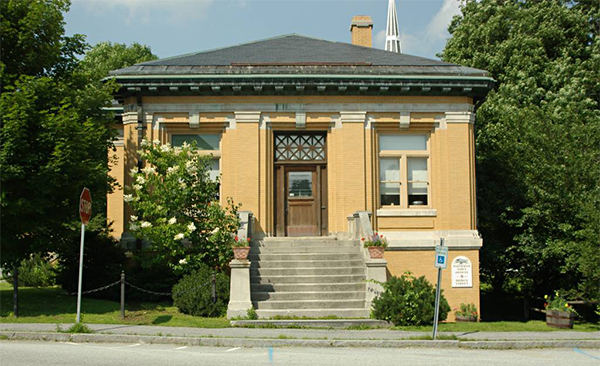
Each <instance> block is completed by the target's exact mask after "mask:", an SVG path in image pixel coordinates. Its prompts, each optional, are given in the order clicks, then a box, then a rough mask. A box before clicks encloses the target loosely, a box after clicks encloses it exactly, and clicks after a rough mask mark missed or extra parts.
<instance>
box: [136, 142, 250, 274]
mask: <svg viewBox="0 0 600 366" xmlns="http://www.w3.org/2000/svg"><path fill="white" fill-rule="evenodd" d="M141 147H142V149H141V151H140V155H141V156H143V157H144V159H145V165H146V166H145V167H144V168H143V169H141V170H140V171H138V169H132V170H131V172H130V173H131V175H132V177H133V182H134V183H133V185H132V187H131V189H130V190H129V191H130V192H128V194H126V195H124V201H125V202H127V203H128V204H129V205H130V206H131V208H132V209H133V211H134V215H131V217H130V224H129V230H130V231H132V232H133V234H134V235H135V236H136V237H138V238H140V239H144V240H147V241H148V242H149V243H150V248H149V249H150V251H151V252H152V254H151V255H147V256H143V257H142V258H143V259H144V260H146V261H151V262H158V263H163V264H167V265H169V266H170V267H171V268H172V269H173V270H174V271H177V272H180V273H188V272H191V271H193V270H194V269H196V268H198V267H199V266H200V265H201V264H207V265H209V266H211V267H213V268H219V267H224V266H225V265H226V264H227V263H228V262H229V260H230V259H231V255H232V252H231V245H232V241H233V234H234V233H235V232H236V231H237V228H238V226H239V221H238V219H237V206H235V205H234V204H233V203H232V202H231V201H228V204H227V206H226V207H224V208H223V207H221V206H220V205H219V203H218V202H217V200H216V197H217V194H218V190H219V186H218V182H215V181H212V180H211V179H210V177H209V173H208V168H209V164H210V157H208V156H200V155H198V154H197V153H195V144H193V145H191V146H190V145H188V144H184V145H183V147H182V148H181V149H177V150H174V149H173V148H171V146H170V145H168V144H166V145H161V144H160V142H159V141H153V142H149V141H146V140H144V141H142V144H141Z"/></svg>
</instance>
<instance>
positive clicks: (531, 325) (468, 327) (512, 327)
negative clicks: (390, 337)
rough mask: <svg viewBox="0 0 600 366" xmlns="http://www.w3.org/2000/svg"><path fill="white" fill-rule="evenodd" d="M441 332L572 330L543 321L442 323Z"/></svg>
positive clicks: (587, 328)
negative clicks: (549, 324)
mask: <svg viewBox="0 0 600 366" xmlns="http://www.w3.org/2000/svg"><path fill="white" fill-rule="evenodd" d="M391 329H393V330H403V331H411V332H431V331H432V329H433V328H432V326H408V327H392V328H391ZM438 330H439V331H440V332H464V333H469V332H554V331H558V330H566V331H570V330H571V329H557V328H550V327H549V326H547V325H546V322H544V321H541V320H530V321H527V322H516V321H511V322H472V323H471V322H466V323H440V324H439V327H438ZM572 330H573V331H579V332H593V331H600V324H591V323H579V322H575V325H574V326H573V329H572Z"/></svg>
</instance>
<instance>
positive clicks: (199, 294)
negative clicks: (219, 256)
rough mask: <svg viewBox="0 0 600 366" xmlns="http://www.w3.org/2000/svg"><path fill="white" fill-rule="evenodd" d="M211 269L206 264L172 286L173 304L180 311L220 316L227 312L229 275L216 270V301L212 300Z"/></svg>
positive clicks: (198, 314) (197, 314) (195, 314)
mask: <svg viewBox="0 0 600 366" xmlns="http://www.w3.org/2000/svg"><path fill="white" fill-rule="evenodd" d="M212 274H213V270H212V269H211V268H209V267H207V266H204V267H202V268H200V269H199V270H197V271H195V272H193V273H191V274H189V275H187V276H184V277H183V278H182V279H181V280H180V281H179V283H177V284H176V285H175V286H173V305H175V306H176V307H177V308H178V309H179V311H180V312H182V313H184V314H190V315H194V316H204V317H220V316H225V314H226V313H227V304H228V303H229V277H228V276H227V275H226V274H225V273H222V272H216V273H215V274H216V293H217V301H216V302H215V303H213V301H212V284H211V283H210V281H211V277H212Z"/></svg>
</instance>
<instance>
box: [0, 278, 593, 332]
mask: <svg viewBox="0 0 600 366" xmlns="http://www.w3.org/2000/svg"><path fill="white" fill-rule="evenodd" d="M19 305H20V306H19V314H20V316H19V317H18V318H15V317H14V316H13V314H12V310H13V292H12V285H10V284H8V283H5V282H0V323H53V324H58V323H73V322H75V317H76V310H77V297H76V296H68V295H65V294H64V293H63V291H62V290H61V289H60V288H58V287H49V288H48V287H47V288H35V287H20V288H19ZM125 308H126V311H125V315H126V317H125V319H121V314H120V309H121V305H120V303H118V302H115V301H108V300H99V299H93V298H87V297H85V296H84V297H83V298H82V299H81V309H82V318H83V321H84V323H87V324H128V325H162V326H171V327H195V328H228V327H229V326H230V324H229V320H227V319H226V318H201V317H195V316H190V315H186V314H181V313H180V312H179V311H178V310H177V308H176V307H174V306H172V304H171V303H169V302H162V303H133V302H129V303H127V304H126V307H125ZM300 319H307V318H300ZM352 329H355V330H360V329H359V328H352ZM368 329H371V328H370V327H369V328H364V330H368ZM391 329H392V330H402V331H413V332H431V330H432V327H431V326H418V327H417V326H410V327H393V328H391ZM557 330H562V329H555V328H550V327H548V326H547V325H546V323H545V322H543V321H538V320H532V321H528V322H478V323H440V325H439V331H440V332H463V333H469V332H552V331H557ZM573 330H574V331H584V332H591V331H600V324H590V323H578V322H576V323H575V326H574V327H573Z"/></svg>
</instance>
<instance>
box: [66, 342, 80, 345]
mask: <svg viewBox="0 0 600 366" xmlns="http://www.w3.org/2000/svg"><path fill="white" fill-rule="evenodd" d="M64 343H65V344H70V345H73V346H81V345H80V344H79V343H73V342H64Z"/></svg>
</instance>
